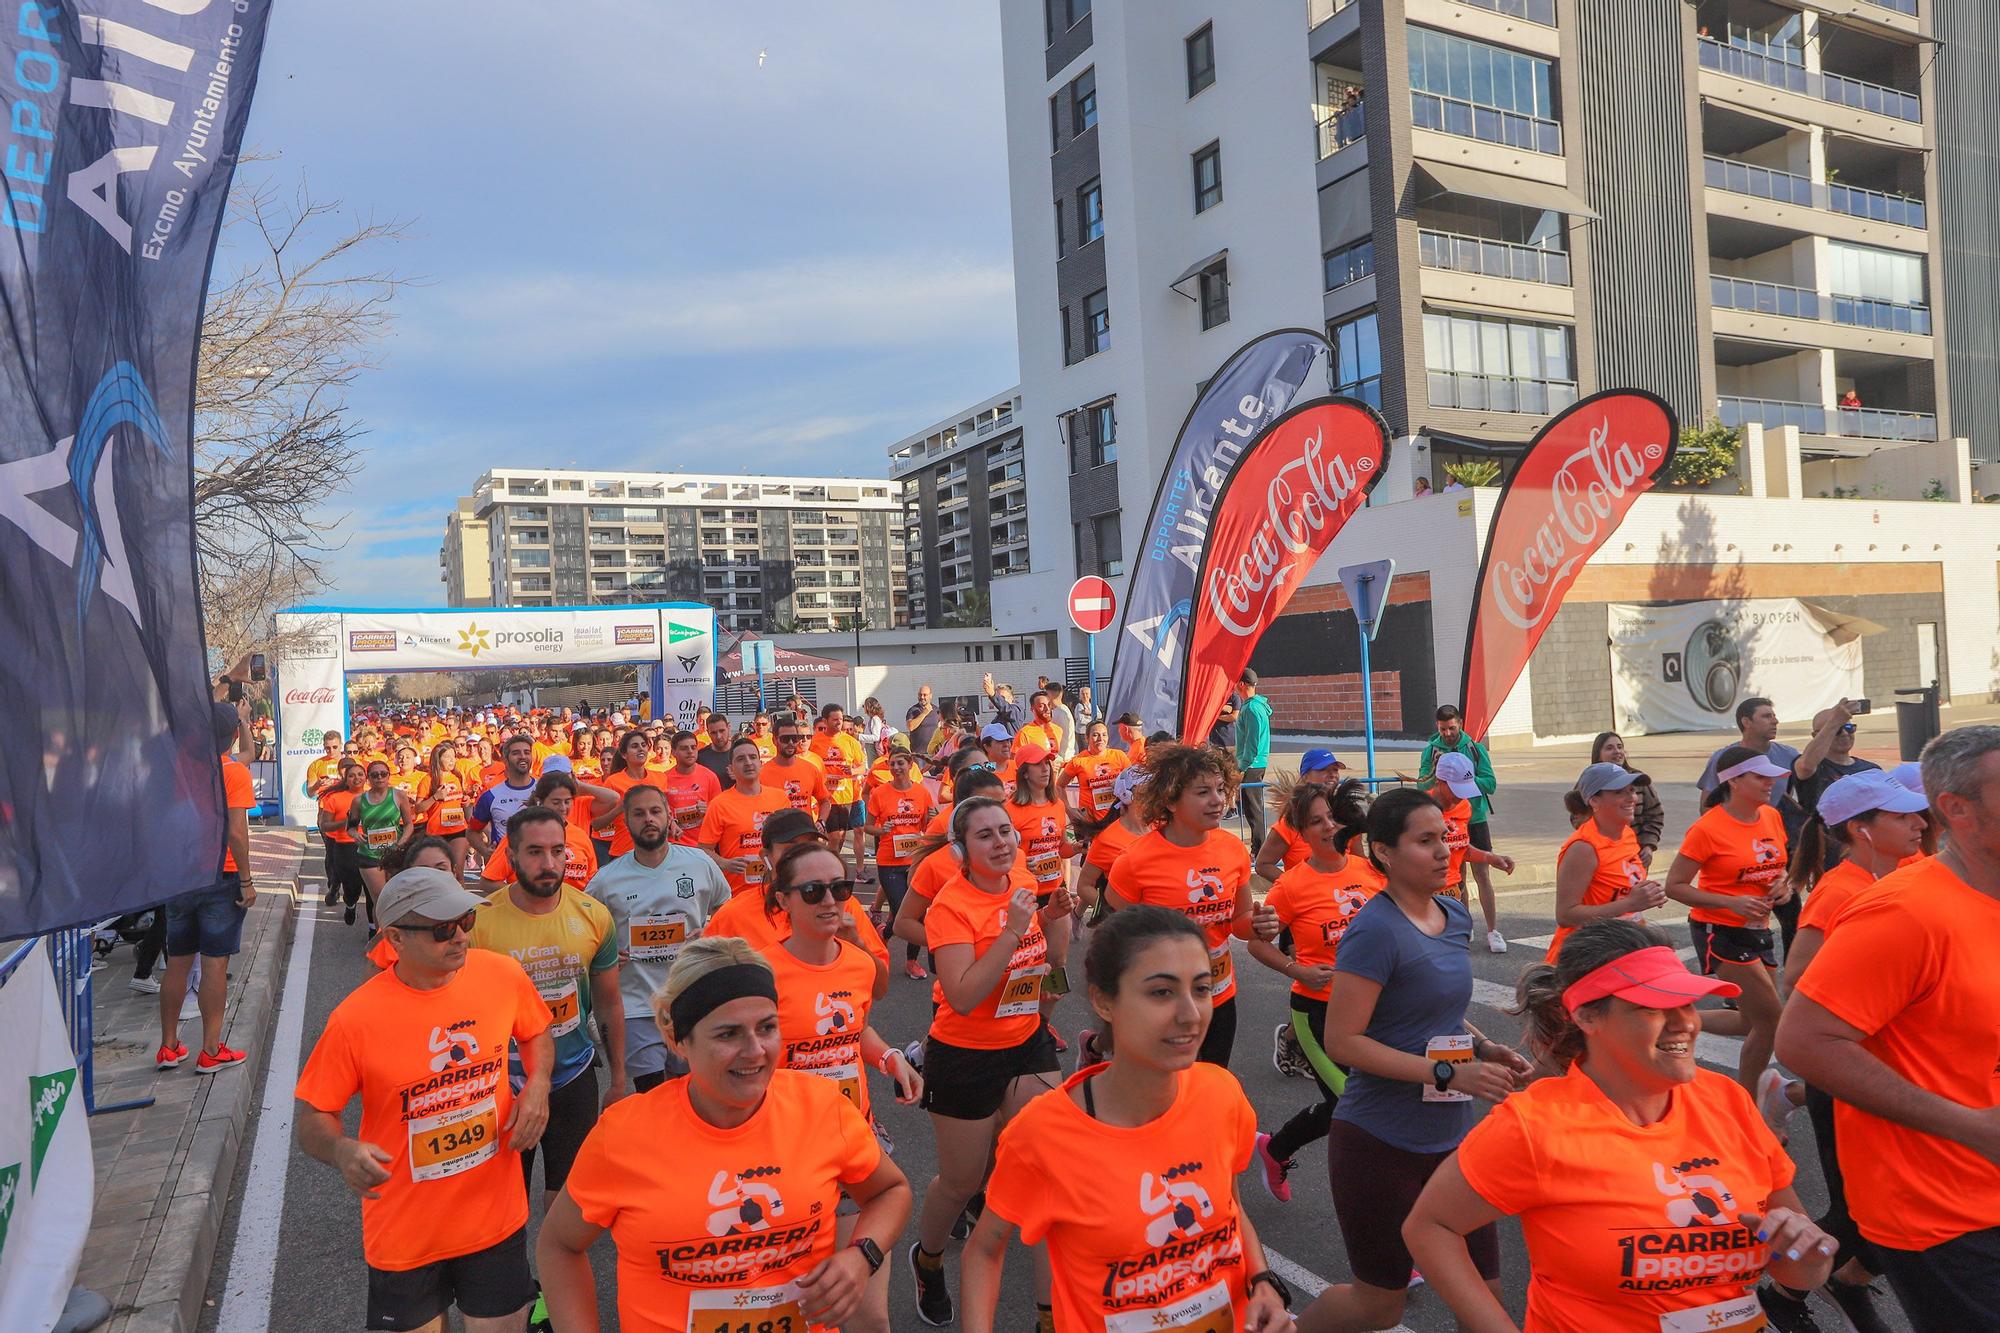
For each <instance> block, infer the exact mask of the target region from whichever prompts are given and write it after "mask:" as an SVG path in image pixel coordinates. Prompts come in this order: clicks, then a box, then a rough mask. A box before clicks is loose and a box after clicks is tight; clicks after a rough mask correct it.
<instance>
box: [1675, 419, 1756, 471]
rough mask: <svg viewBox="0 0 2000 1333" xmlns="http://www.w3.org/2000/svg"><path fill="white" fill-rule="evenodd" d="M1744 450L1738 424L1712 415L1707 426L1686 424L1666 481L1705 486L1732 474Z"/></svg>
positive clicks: (1741, 433)
mask: <svg viewBox="0 0 2000 1333" xmlns="http://www.w3.org/2000/svg"><path fill="white" fill-rule="evenodd" d="M1742 452H1743V432H1742V431H1741V430H1739V429H1738V428H1737V427H1735V426H1725V425H1723V424H1722V422H1721V421H1720V420H1717V419H1715V418H1710V420H1709V421H1708V423H1707V424H1706V425H1702V426H1687V427H1684V428H1683V429H1682V430H1681V439H1680V447H1679V448H1678V449H1676V450H1675V451H1674V461H1673V464H1672V466H1670V467H1669V468H1668V469H1667V481H1668V483H1669V484H1671V485H1675V486H1706V485H1708V484H1710V483H1711V482H1716V481H1721V480H1722V479H1723V478H1725V477H1733V476H1735V475H1736V467H1737V459H1738V456H1739V455H1740V454H1741V453H1742Z"/></svg>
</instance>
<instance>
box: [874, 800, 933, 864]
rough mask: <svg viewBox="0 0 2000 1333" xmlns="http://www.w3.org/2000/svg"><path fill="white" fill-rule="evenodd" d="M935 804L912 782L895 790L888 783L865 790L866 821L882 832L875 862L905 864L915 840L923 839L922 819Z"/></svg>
mask: <svg viewBox="0 0 2000 1333" xmlns="http://www.w3.org/2000/svg"><path fill="white" fill-rule="evenodd" d="M935 805H936V802H935V801H934V800H932V798H931V794H930V793H929V792H928V791H925V790H924V789H923V787H922V786H920V785H918V784H917V783H914V782H913V783H911V784H910V789H909V790H908V791H899V790H897V788H896V786H895V784H894V783H890V784H888V785H886V786H881V787H877V788H876V789H875V790H874V791H872V792H870V793H868V822H869V824H870V825H871V826H872V827H873V828H874V829H875V830H876V831H877V832H879V833H880V834H881V835H882V836H881V841H879V842H877V843H876V844H875V864H876V865H878V866H906V865H908V864H909V863H910V860H911V858H912V857H914V856H915V855H916V851H917V844H918V843H920V842H922V841H923V837H924V832H923V829H924V821H925V820H926V819H928V818H930V813H931V810H932V809H933V808H934V807H935Z"/></svg>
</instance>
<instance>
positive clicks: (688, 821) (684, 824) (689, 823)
mask: <svg viewBox="0 0 2000 1333" xmlns="http://www.w3.org/2000/svg"><path fill="white" fill-rule="evenodd" d="M673 813H674V823H675V824H676V825H677V826H679V828H680V830H681V832H683V833H685V832H687V831H688V830H690V829H698V828H700V827H701V821H702V817H703V816H704V815H706V814H707V813H708V802H707V801H697V802H696V803H695V804H693V805H684V806H682V807H681V808H680V809H678V810H676V811H674V812H673Z"/></svg>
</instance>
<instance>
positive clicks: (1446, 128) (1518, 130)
mask: <svg viewBox="0 0 2000 1333" xmlns="http://www.w3.org/2000/svg"><path fill="white" fill-rule="evenodd" d="M1410 118H1411V120H1412V121H1413V122H1415V124H1416V125H1417V126H1418V127H1419V128H1422V129H1426V130H1437V131H1439V132H1440V133H1443V134H1455V135H1458V136H1459V137H1461V138H1465V139H1479V140H1482V141H1484V142H1486V143H1504V144H1506V145H1508V146H1509V147H1511V148H1524V149H1526V150H1528V151H1529V152H1531V153H1549V154H1551V155H1554V156H1558V157H1560V156H1561V155H1562V150H1563V147H1562V126H1561V125H1558V124H1557V123H1556V122H1555V121H1553V120H1543V119H1542V118H1541V117H1539V116H1524V115H1522V114H1520V113H1519V112H1518V111H1502V110H1501V109H1500V108H1498V107H1492V106H1480V105H1478V104H1477V103H1474V102H1467V101H1463V100H1461V99H1459V98H1456V97H1441V96H1439V95H1438V94H1436V93H1420V92H1417V91H1415V90H1414V89H1413V90H1411V92H1410Z"/></svg>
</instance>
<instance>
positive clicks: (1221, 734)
mask: <svg viewBox="0 0 2000 1333" xmlns="http://www.w3.org/2000/svg"><path fill="white" fill-rule="evenodd" d="M1240 702H1242V701H1241V700H1240V699H1238V698H1237V697H1236V696H1235V695H1234V694H1231V695H1230V696H1229V698H1227V699H1226V700H1224V701H1223V704H1222V711H1221V712H1219V713H1217V714H1216V715H1215V725H1214V726H1212V727H1210V728H1209V729H1208V743H1209V744H1210V745H1213V746H1214V747H1215V748H1216V749H1218V750H1228V751H1229V752H1230V754H1231V756H1232V757H1233V756H1234V754H1235V752H1236V705H1237V704H1239V703H1240Z"/></svg>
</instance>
